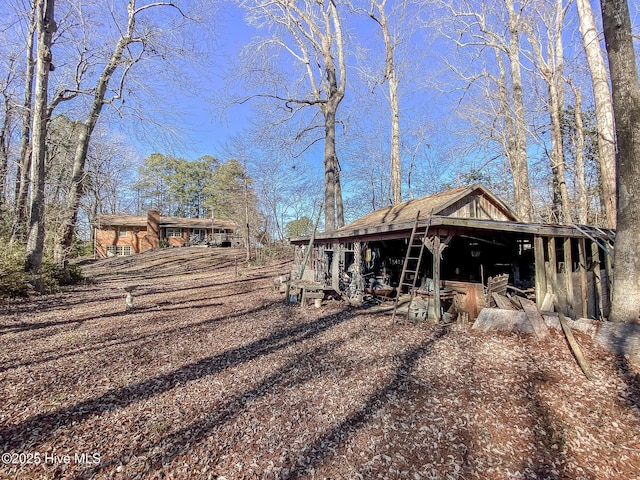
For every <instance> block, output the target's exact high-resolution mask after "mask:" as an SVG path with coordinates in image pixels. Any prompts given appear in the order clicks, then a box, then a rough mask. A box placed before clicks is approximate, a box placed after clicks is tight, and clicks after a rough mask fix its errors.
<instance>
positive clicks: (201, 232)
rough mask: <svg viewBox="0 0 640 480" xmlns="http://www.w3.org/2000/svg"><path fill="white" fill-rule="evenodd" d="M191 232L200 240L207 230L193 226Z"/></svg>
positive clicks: (204, 236)
mask: <svg viewBox="0 0 640 480" xmlns="http://www.w3.org/2000/svg"><path fill="white" fill-rule="evenodd" d="M191 234H192V235H193V236H196V237H198V239H200V240H204V239H205V238H206V237H207V231H206V230H205V229H204V228H194V229H193V231H192V233H191Z"/></svg>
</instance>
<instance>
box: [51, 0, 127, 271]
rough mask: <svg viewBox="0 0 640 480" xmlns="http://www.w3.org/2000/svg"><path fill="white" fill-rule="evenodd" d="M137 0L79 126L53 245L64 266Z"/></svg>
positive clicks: (57, 261) (58, 262) (56, 256)
mask: <svg viewBox="0 0 640 480" xmlns="http://www.w3.org/2000/svg"><path fill="white" fill-rule="evenodd" d="M135 3H136V2H135V0H129V5H128V6H127V12H128V22H127V29H126V31H125V32H124V33H123V34H122V36H121V37H120V38H119V39H118V42H117V43H116V46H115V48H114V49H113V52H112V53H111V57H110V58H109V62H107V64H106V65H105V68H104V70H103V71H102V73H101V74H100V77H99V78H98V82H97V84H96V89H95V93H94V96H93V101H92V103H91V107H90V109H89V114H88V115H87V119H86V120H85V122H84V123H82V124H80V127H79V128H80V132H79V135H78V143H77V145H76V150H75V154H74V159H73V171H72V173H71V187H70V189H69V199H68V203H67V209H66V211H65V214H64V217H63V219H62V222H61V224H60V227H59V228H58V235H57V241H56V245H55V247H54V261H55V262H56V264H57V265H59V266H60V267H63V268H65V267H66V262H67V256H68V253H69V251H70V249H71V245H72V243H73V236H74V233H75V227H76V222H77V220H78V210H79V209H80V200H81V199H82V196H83V194H84V182H85V164H86V161H87V153H88V152H89V144H90V143H91V135H92V134H93V131H94V130H95V127H96V124H97V123H98V119H99V118H100V113H101V112H102V108H103V106H104V99H105V95H106V93H107V87H108V86H109V81H110V80H111V77H112V75H113V73H114V72H115V70H116V68H118V65H119V64H120V62H121V60H122V53H123V51H124V49H125V48H126V47H127V46H128V45H129V44H130V43H131V42H132V41H133V32H134V28H135V15H136V8H135Z"/></svg>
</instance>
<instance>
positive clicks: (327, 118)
mask: <svg viewBox="0 0 640 480" xmlns="http://www.w3.org/2000/svg"><path fill="white" fill-rule="evenodd" d="M335 115H336V112H335V111H334V110H333V109H332V108H329V106H328V105H327V108H325V112H324V185H325V188H324V205H325V208H324V228H325V231H327V232H330V231H332V230H335V228H336V224H337V223H336V185H337V181H338V180H337V179H338V172H337V166H338V162H337V159H336V117H335Z"/></svg>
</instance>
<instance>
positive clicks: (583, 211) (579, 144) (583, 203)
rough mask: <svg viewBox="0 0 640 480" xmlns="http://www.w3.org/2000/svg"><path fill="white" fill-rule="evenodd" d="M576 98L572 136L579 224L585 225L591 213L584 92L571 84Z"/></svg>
mask: <svg viewBox="0 0 640 480" xmlns="http://www.w3.org/2000/svg"><path fill="white" fill-rule="evenodd" d="M569 84H570V85H571V89H572V90H573V95H574V97H575V101H576V103H575V109H574V116H575V127H576V128H575V133H574V134H573V135H572V141H573V149H574V150H575V163H576V177H577V180H578V199H577V200H578V201H577V204H578V223H580V224H582V225H585V224H586V223H587V215H588V212H589V208H588V205H589V199H588V197H587V182H586V179H585V171H584V122H583V121H582V92H581V91H580V87H577V86H575V85H574V84H573V83H572V82H569Z"/></svg>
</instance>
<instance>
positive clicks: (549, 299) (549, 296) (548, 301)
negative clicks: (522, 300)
mask: <svg viewBox="0 0 640 480" xmlns="http://www.w3.org/2000/svg"><path fill="white" fill-rule="evenodd" d="M555 303H556V294H555V293H551V292H547V293H545V294H544V300H542V305H541V306H540V311H542V312H553V306H554V305H555Z"/></svg>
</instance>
